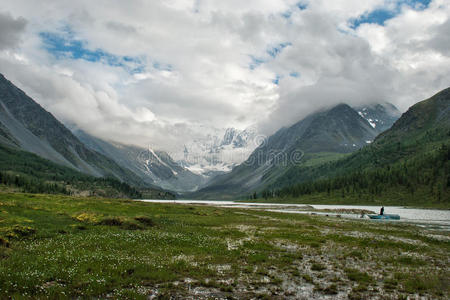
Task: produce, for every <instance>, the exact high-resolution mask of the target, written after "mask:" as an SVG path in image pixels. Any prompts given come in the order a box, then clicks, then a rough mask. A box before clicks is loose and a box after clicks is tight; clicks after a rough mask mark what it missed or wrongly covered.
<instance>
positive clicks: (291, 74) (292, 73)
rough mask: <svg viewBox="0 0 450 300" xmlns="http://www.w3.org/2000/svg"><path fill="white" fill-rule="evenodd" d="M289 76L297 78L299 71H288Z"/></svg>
mask: <svg viewBox="0 0 450 300" xmlns="http://www.w3.org/2000/svg"><path fill="white" fill-rule="evenodd" d="M289 76H291V77H294V78H298V77H300V73H299V72H291V73H289Z"/></svg>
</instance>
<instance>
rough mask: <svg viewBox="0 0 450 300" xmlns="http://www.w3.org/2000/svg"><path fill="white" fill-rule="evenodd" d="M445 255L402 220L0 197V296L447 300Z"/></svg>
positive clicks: (449, 245) (444, 244) (440, 235)
mask: <svg viewBox="0 0 450 300" xmlns="http://www.w3.org/2000/svg"><path fill="white" fill-rule="evenodd" d="M449 253H450V235H449V233H448V232H440V231H439V230H437V229H435V230H433V229H423V228H419V227H416V226H413V225H404V224H401V223H383V222H371V221H368V220H348V219H341V218H336V217H321V216H308V215H293V214H282V213H270V212H265V211H259V210H253V209H234V208H233V209H231V208H216V207H211V206H205V205H181V204H178V205H176V204H171V203H170V202H168V203H167V204H166V203H163V204H159V203H143V202H138V201H133V200H118V199H105V198H82V197H70V196H60V195H40V194H21V193H8V192H6V191H4V192H1V193H0V297H1V298H10V297H11V298H22V297H30V298H62V297H74V298H78V297H80V298H91V297H100V298H143V299H144V298H148V297H149V296H155V297H156V298H160V299H166V298H171V297H172V298H177V297H179V298H186V297H188V298H189V297H190V298H196V299H210V298H237V299H248V298H270V299H286V298H292V299H296V298H302V297H303V298H308V299H314V298H316V299H323V298H324V297H343V298H350V299H365V298H371V299H372V298H379V299H407V298H408V296H409V297H411V296H419V295H420V296H424V297H428V298H433V299H439V298H441V299H448V298H449V297H450V290H449V284H448V283H449V282H450V272H449V266H450V263H449V258H450V257H449Z"/></svg>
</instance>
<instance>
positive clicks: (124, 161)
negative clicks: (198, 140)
mask: <svg viewBox="0 0 450 300" xmlns="http://www.w3.org/2000/svg"><path fill="white" fill-rule="evenodd" d="M72 130H73V132H74V134H75V135H76V136H77V137H78V138H79V139H80V140H81V141H82V142H83V143H84V144H85V145H86V146H87V147H88V148H90V149H92V150H94V151H96V152H98V153H101V154H103V155H105V156H107V157H109V158H111V159H112V160H114V161H115V162H116V163H117V164H118V165H120V166H122V167H124V168H127V169H129V170H131V171H132V172H133V173H135V174H136V175H138V176H139V177H140V178H141V179H142V180H143V181H145V182H147V183H148V184H153V185H156V186H159V187H162V188H164V189H169V190H172V191H176V192H187V191H195V190H197V189H199V188H201V187H202V186H203V185H204V184H205V183H206V181H207V180H206V178H204V176H200V175H198V174H194V173H192V172H190V171H189V170H187V169H186V168H184V167H183V166H181V165H180V164H178V163H177V162H175V161H174V160H173V159H172V157H171V156H170V155H169V154H167V153H166V152H164V151H158V150H153V149H151V148H141V147H137V146H131V145H123V144H120V143H116V142H112V141H105V140H102V139H99V138H96V137H94V136H91V135H89V134H88V133H86V132H84V131H82V130H80V129H72Z"/></svg>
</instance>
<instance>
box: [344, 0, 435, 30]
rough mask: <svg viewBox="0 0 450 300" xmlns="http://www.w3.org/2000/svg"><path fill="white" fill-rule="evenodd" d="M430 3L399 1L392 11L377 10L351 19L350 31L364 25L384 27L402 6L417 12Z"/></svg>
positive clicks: (398, 12) (424, 0) (410, 0)
mask: <svg viewBox="0 0 450 300" xmlns="http://www.w3.org/2000/svg"><path fill="white" fill-rule="evenodd" d="M430 2H431V0H400V1H398V2H397V3H396V5H395V8H394V9H386V8H379V9H376V10H373V11H371V12H368V13H366V14H364V15H361V16H359V17H358V18H355V19H351V20H350V21H349V23H350V28H352V29H355V28H358V26H359V25H361V24H364V23H369V24H378V25H382V26H384V23H385V22H386V21H387V20H389V19H392V18H394V17H396V16H397V15H398V14H400V12H401V8H402V6H403V5H408V6H410V7H412V8H414V9H417V10H423V9H426V8H427V7H428V5H429V4H430Z"/></svg>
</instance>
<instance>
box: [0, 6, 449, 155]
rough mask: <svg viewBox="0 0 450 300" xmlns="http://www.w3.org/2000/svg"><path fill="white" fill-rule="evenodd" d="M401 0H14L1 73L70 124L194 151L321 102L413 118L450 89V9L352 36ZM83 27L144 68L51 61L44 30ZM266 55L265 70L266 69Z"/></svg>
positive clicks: (413, 14)
mask: <svg viewBox="0 0 450 300" xmlns="http://www.w3.org/2000/svg"><path fill="white" fill-rule="evenodd" d="M394 2H395V1H392V0H389V1H388V0H370V1H357V0H339V1H325V0H316V1H308V2H306V1H303V4H305V5H306V9H299V8H298V7H297V3H298V1H291V0H278V1H275V0H264V1H261V0H258V1H257V0H252V1H244V2H243V1H234V0H233V1H211V0H195V1H194V0H192V1H189V0H165V1H143V0H142V1H138V0H135V1H126V2H123V1H122V2H114V3H112V2H111V1H106V0H98V1H87V0H80V1H68V0H59V1H56V0H42V1H25V0H16V1H3V3H2V10H3V12H2V13H1V14H0V23H1V22H2V18H3V19H6V20H7V22H8V24H9V23H11V24H13V23H14V22H15V23H14V24H16V25H15V26H16V27H14V26H13V27H11V28H10V27H0V28H2V30H0V41H3V40H5V41H9V42H4V43H3V45H9V46H8V48H7V49H5V48H2V47H1V46H0V72H2V73H4V74H5V76H7V77H8V78H10V79H11V80H12V81H13V82H14V83H16V84H18V85H19V86H20V87H21V88H23V89H24V90H25V91H26V92H27V93H29V94H30V95H31V96H33V97H34V98H35V99H36V100H37V101H38V102H39V103H40V104H42V105H43V106H44V107H45V108H46V109H48V110H49V111H51V112H52V113H54V114H55V115H56V116H57V117H58V118H60V119H61V120H63V121H64V122H66V123H68V124H76V125H77V126H79V127H81V128H83V129H84V130H86V131H88V132H91V133H93V134H96V135H99V136H101V137H104V138H110V139H115V140H118V141H122V142H127V143H134V144H140V145H147V144H149V143H151V144H153V145H156V147H158V148H165V149H168V150H174V149H175V148H177V149H182V145H183V144H184V143H185V142H186V141H187V140H188V139H190V138H191V137H192V136H198V135H201V134H203V133H204V132H205V128H208V127H217V128H224V127H229V126H234V127H239V128H244V127H246V126H249V125H251V124H254V123H258V122H259V123H260V125H261V129H262V130H263V131H264V132H267V133H271V132H273V131H274V130H276V129H278V128H279V127H281V126H284V125H288V124H290V123H292V122H295V121H298V120H299V119H300V118H301V117H303V116H305V115H306V114H307V113H309V112H311V111H313V110H315V109H317V108H319V107H320V106H329V105H333V104H335V103H338V102H343V101H346V102H350V103H362V102H375V101H391V102H393V103H394V104H397V105H399V106H400V108H401V109H406V108H407V107H408V106H409V105H412V104H413V103H414V102H416V101H418V100H420V99H422V98H425V97H427V96H430V95H431V94H433V93H434V92H437V91H438V90H440V89H442V88H445V87H447V86H448V82H450V80H449V79H450V58H449V55H450V53H449V50H448V49H450V41H449V39H448V37H449V36H450V32H449V31H450V26H449V25H448V24H450V23H449V22H450V21H449V16H450V5H449V4H448V3H447V2H446V1H444V0H434V1H432V2H431V3H430V5H429V7H428V8H426V9H415V8H412V7H410V6H407V5H404V6H401V10H400V11H399V13H398V15H396V16H395V17H394V18H392V19H390V20H387V21H386V22H385V24H384V26H381V25H378V24H368V23H365V24H361V25H360V26H359V27H357V28H356V29H355V30H353V29H351V28H349V25H348V24H349V20H350V19H355V18H358V17H359V16H361V15H366V16H367V15H368V14H369V13H370V12H371V11H373V10H375V9H380V8H383V7H384V8H388V9H393V7H397V6H396V5H395V3H394ZM302 8H304V7H302ZM5 16H6V17H5ZM25 20H26V21H25ZM26 23H27V24H28V26H26V27H25V24H26ZM17 24H19V25H20V26H19V25H17ZM4 28H6V30H3V29H4ZM14 28H15V29H14ZM69 29H70V30H71V32H70V34H71V35H72V36H71V37H70V38H72V39H74V40H76V41H80V42H82V46H83V47H84V48H85V49H88V50H89V51H91V52H92V53H96V51H99V49H100V50H101V51H102V52H101V53H104V54H105V55H106V54H108V55H111V56H114V57H118V58H121V59H122V62H124V63H126V64H127V65H129V66H130V67H128V68H125V67H123V66H121V65H116V66H114V65H108V63H107V60H105V59H103V61H102V60H98V61H87V60H83V59H73V58H70V56H69V57H63V56H59V57H55V56H54V55H52V53H49V51H48V47H47V48H46V47H44V46H45V45H44V44H43V40H42V39H41V37H40V35H39V33H41V32H52V33H56V34H60V35H64V34H66V35H67V31H68V30H69ZM10 37H13V38H10ZM20 40H21V41H22V42H21V43H20V42H19V41H20ZM281 43H289V44H288V46H286V47H284V48H283V49H280V52H279V53H277V55H276V56H275V57H271V56H270V55H269V54H268V53H267V50H269V49H270V48H271V47H274V46H277V45H279V44H281ZM0 45H1V43H0ZM4 47H5V46H4ZM124 57H129V58H137V59H139V63H137V62H135V61H127V62H125V61H124V60H123V59H124ZM252 57H253V58H257V59H261V60H262V61H263V62H262V63H260V64H258V65H257V66H256V67H254V68H253V69H252V68H250V65H251V64H252V63H254V62H253V61H252ZM133 68H134V69H135V70H134V71H133V72H130V70H131V69H133ZM291 74H298V75H296V76H294V77H293V76H291ZM277 77H279V78H280V79H279V82H278V85H277V84H275V83H274V82H273V80H274V79H275V78H277Z"/></svg>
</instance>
